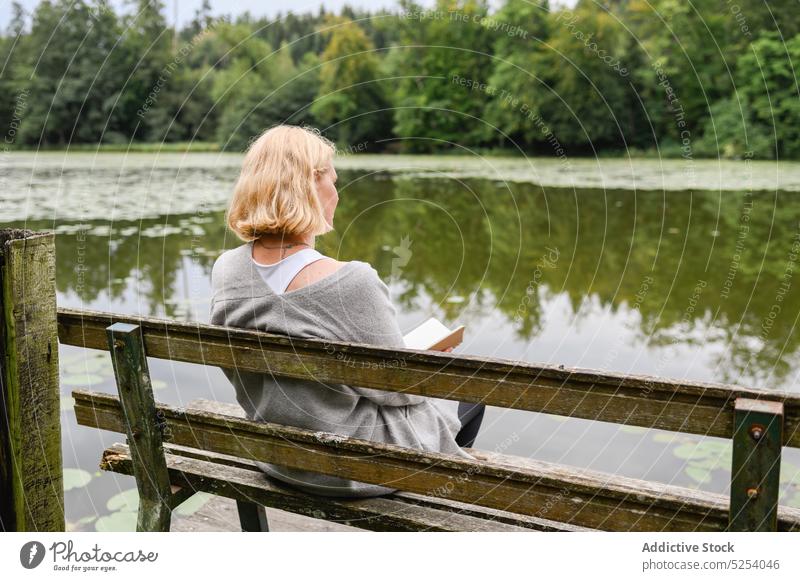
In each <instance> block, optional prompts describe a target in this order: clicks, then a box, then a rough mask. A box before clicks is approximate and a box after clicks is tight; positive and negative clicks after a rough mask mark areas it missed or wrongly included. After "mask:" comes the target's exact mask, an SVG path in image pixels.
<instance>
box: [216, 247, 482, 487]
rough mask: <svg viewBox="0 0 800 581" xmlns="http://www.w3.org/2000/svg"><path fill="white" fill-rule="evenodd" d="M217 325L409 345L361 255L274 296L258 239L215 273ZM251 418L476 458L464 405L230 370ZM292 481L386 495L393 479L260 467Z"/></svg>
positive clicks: (227, 257) (385, 291)
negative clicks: (259, 263)
mask: <svg viewBox="0 0 800 581" xmlns="http://www.w3.org/2000/svg"><path fill="white" fill-rule="evenodd" d="M211 286H212V299H211V324H213V325H223V326H226V327H242V328H247V329H256V330H259V331H267V332H270V333H280V334H282V335H289V336H292V337H301V338H320V339H329V340H331V341H345V342H350V343H366V344H370V345H380V346H387V347H403V346H404V343H403V334H402V332H401V330H400V328H399V326H398V323H397V317H396V311H395V308H394V306H393V305H392V302H391V299H390V296H389V288H388V287H387V286H386V284H385V283H384V282H383V281H382V280H381V278H380V277H379V275H378V273H377V271H376V270H375V269H374V268H372V266H370V265H369V264H368V263H366V262H361V261H358V260H354V261H351V262H348V263H346V264H345V265H344V266H343V267H341V268H340V269H339V270H337V271H336V272H334V273H333V274H330V275H328V276H326V277H325V278H322V279H321V280H318V281H316V282H313V283H311V284H309V285H307V286H304V287H301V288H299V289H296V290H292V291H288V292H286V293H284V294H282V295H278V294H275V293H274V292H273V291H272V289H271V288H269V286H268V285H267V284H266V283H265V282H264V280H263V279H262V277H261V275H260V274H259V272H258V271H257V269H256V267H255V266H254V264H253V261H252V243H247V244H243V245H241V246H239V247H238V248H234V249H232V250H228V251H227V252H225V253H223V254H222V255H221V256H220V257H219V258H218V259H217V261H216V262H215V263H214V268H213V270H212V274H211ZM222 371H223V372H224V373H225V375H226V377H227V378H228V379H229V380H230V382H231V383H232V384H233V387H234V389H235V391H236V399H237V401H238V402H239V404H240V405H241V406H242V408H243V409H244V411H245V414H246V416H247V417H248V418H250V419H253V420H258V421H264V422H274V423H277V424H283V425H288V426H295V427H298V428H305V429H308V430H314V431H325V432H332V433H337V434H342V435H345V436H352V437H354V438H362V439H365V440H373V441H378V442H387V443H391V444H397V445H400V446H405V447H409V448H415V449H421V450H427V451H433V452H443V453H446V454H454V455H457V456H460V457H465V458H472V456H471V455H469V454H468V453H467V452H465V451H464V450H463V449H462V448H461V447H459V445H458V444H457V443H456V442H455V439H454V438H455V435H456V434H457V433H458V430H460V429H461V422H460V421H459V419H458V416H457V406H458V402H457V401H453V400H444V399H439V398H430V397H423V396H419V395H414V394H404V393H398V392H389V391H382V390H376V389H369V388H363V387H358V386H350V385H343V384H324V383H321V382H314V381H308V380H299V379H290V378H282V377H281V378H278V377H274V376H272V374H269V373H254V372H248V371H238V372H237V371H236V370H231V369H225V368H222ZM259 467H260V468H261V469H262V470H263V471H264V472H266V473H267V474H269V475H270V476H272V477H274V478H277V479H279V480H281V481H283V482H286V483H289V484H291V485H293V486H295V487H297V488H299V489H301V490H305V491H307V492H312V493H315V494H320V495H324V496H352V497H358V496H378V495H382V494H387V493H390V492H394V491H395V490H397V488H393V487H392V482H385V483H382V484H384V485H385V486H378V485H377V484H367V483H363V482H356V481H352V480H345V479H343V478H339V477H334V476H327V475H323V474H318V473H314V472H309V471H305V470H297V469H292V468H286V467H281V466H277V465H274V464H266V463H259Z"/></svg>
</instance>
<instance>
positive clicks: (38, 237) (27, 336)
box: [0, 229, 64, 532]
mask: <svg viewBox="0 0 800 581" xmlns="http://www.w3.org/2000/svg"><path fill="white" fill-rule="evenodd" d="M55 254H56V251H55V236H54V234H53V233H52V232H33V231H31V230H18V229H3V230H0V318H2V324H0V393H1V394H2V395H1V396H0V530H3V531H42V532H43V531H63V530H64V483H63V482H64V475H63V469H62V463H61V409H60V402H61V396H60V393H59V387H58V323H57V320H56V282H55V271H56V261H55Z"/></svg>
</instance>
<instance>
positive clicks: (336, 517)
mask: <svg viewBox="0 0 800 581" xmlns="http://www.w3.org/2000/svg"><path fill="white" fill-rule="evenodd" d="M167 466H168V468H169V472H170V478H171V480H172V482H174V483H176V484H181V485H184V486H192V487H193V488H194V489H195V490H197V491H205V492H210V493H213V494H217V495H220V496H225V497H228V498H233V499H236V500H242V499H246V500H247V501H248V502H252V503H258V504H262V505H264V506H269V507H273V508H279V509H281V510H286V511H290V512H293V513H297V514H302V515H305V516H310V517H314V518H320V519H325V520H327V521H331V522H335V523H339V524H346V525H349V526H354V527H358V528H362V529H367V530H372V531H431V532H432V531H475V532H490V531H491V532H530V531H531V529H529V528H523V527H518V526H514V525H510V524H506V523H504V522H498V521H492V520H488V519H485V518H478V517H475V516H472V515H466V514H459V513H455V512H451V511H445V510H438V509H436V508H432V507H425V506H420V505H416V504H412V503H405V502H402V501H399V500H397V499H390V498H386V497H375V498H364V499H338V498H326V497H320V496H312V495H309V494H304V493H303V492H299V491H296V490H293V489H291V488H289V487H287V486H282V485H280V484H278V483H276V482H275V481H274V480H271V479H268V478H267V477H266V476H265V475H264V474H263V473H260V472H259V471H257V470H247V469H244V468H237V467H233V466H225V465H222V464H216V463H213V462H204V461H202V460H197V459H194V458H187V457H183V456H175V455H172V454H167ZM101 467H102V468H103V469H105V470H109V471H112V472H118V473H121V474H131V471H132V469H133V467H132V465H131V458H130V453H129V449H128V447H127V446H125V445H123V444H115V445H113V446H111V447H110V448H108V449H107V450H105V451H104V453H103V460H102V462H101Z"/></svg>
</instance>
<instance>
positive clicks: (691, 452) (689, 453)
mask: <svg viewBox="0 0 800 581" xmlns="http://www.w3.org/2000/svg"><path fill="white" fill-rule="evenodd" d="M696 452H697V446H696V445H694V444H681V445H680V446H678V447H676V448H674V449H673V450H672V455H673V456H675V457H676V458H680V459H681V460H691V459H692V458H694V457H695V454H696Z"/></svg>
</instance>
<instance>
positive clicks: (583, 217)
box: [27, 172, 800, 380]
mask: <svg viewBox="0 0 800 581" xmlns="http://www.w3.org/2000/svg"><path fill="white" fill-rule="evenodd" d="M340 173H342V174H343V177H345V179H344V180H343V182H344V183H348V182H350V183H349V185H348V186H347V187H346V188H343V190H342V191H341V192H340V204H339V208H338V210H337V215H336V230H335V231H334V232H332V233H330V234H329V235H327V236H324V237H322V238H320V239H319V241H318V248H320V250H321V251H322V252H324V253H326V254H329V255H331V256H336V257H338V258H339V259H341V260H352V259H357V260H364V261H367V262H369V263H371V264H372V265H373V266H375V268H376V269H377V270H378V272H379V273H380V274H381V276H382V277H383V278H384V280H387V281H388V280H390V279H391V278H392V277H393V276H394V277H396V278H397V279H398V282H399V283H400V287H399V288H401V289H402V291H401V293H400V295H399V296H397V297H396V300H397V302H398V304H399V305H401V306H402V307H404V308H407V309H411V308H413V305H414V303H415V301H416V300H417V299H418V298H420V297H423V296H426V297H430V298H431V299H432V300H433V301H434V302H436V303H438V304H439V305H440V307H441V309H442V311H443V313H444V315H445V317H447V318H449V319H451V320H452V319H455V318H456V317H458V316H459V314H460V313H461V310H462V309H463V308H464V306H465V302H462V303H459V302H448V301H447V298H448V297H463V298H464V300H465V301H466V300H469V301H470V310H471V312H484V313H488V312H489V311H491V312H493V313H495V314H502V315H504V316H505V317H506V318H507V319H508V321H509V322H510V325H511V326H512V327H513V328H514V330H515V332H516V333H517V335H518V337H519V338H521V339H530V338H531V337H533V336H535V335H536V334H537V333H539V332H540V330H541V328H542V325H543V324H545V323H546V321H543V319H542V300H547V297H551V296H554V295H556V294H558V295H561V296H565V297H567V298H568V300H569V303H570V304H571V306H572V309H573V311H574V312H575V313H576V316H577V317H578V319H580V318H581V316H582V314H581V305H583V304H584V301H586V300H587V298H589V299H591V300H592V301H594V302H599V304H601V305H602V306H603V307H604V308H606V309H609V310H610V311H611V312H618V311H622V312H624V313H625V315H626V320H628V321H630V322H631V323H633V324H635V325H636V328H635V329H634V330H635V332H637V333H638V334H639V336H640V339H641V341H642V342H647V343H648V344H650V345H654V346H667V345H669V344H671V343H681V344H691V343H693V342H698V343H700V342H707V341H709V340H715V341H721V342H723V344H724V347H725V349H721V350H720V351H721V352H723V351H724V353H723V354H721V355H720V359H719V361H718V364H719V369H720V373H721V377H720V379H723V380H724V379H727V378H731V377H738V376H739V375H743V376H745V377H753V378H756V379H758V378H764V377H766V376H768V375H769V374H770V373H774V374H775V377H776V378H777V379H779V380H780V379H783V378H785V377H786V375H787V374H788V372H789V371H790V368H791V365H792V363H794V362H795V361H796V360H797V356H796V352H797V347H798V344H797V343H798V337H799V336H800V335H798V334H797V333H794V327H795V323H796V319H797V317H798V313H800V305H798V301H800V293H798V292H797V289H796V288H795V287H796V286H797V285H795V284H793V282H794V281H793V275H794V272H795V270H796V265H795V264H794V262H793V261H794V260H797V259H798V257H797V256H796V248H795V249H794V251H795V254H793V246H792V245H793V244H794V243H795V241H796V237H797V235H798V224H799V223H800V203H798V202H797V201H796V200H793V199H792V198H791V196H789V195H788V194H780V195H777V196H776V195H774V194H758V195H752V196H747V195H746V194H745V193H735V192H725V193H722V194H720V193H713V192H711V193H689V192H686V193H670V194H669V195H667V196H665V195H664V194H663V193H660V192H639V193H634V192H630V191H608V190H606V191H603V190H582V191H577V192H575V191H572V190H554V189H548V190H547V191H545V190H543V189H542V188H540V187H537V186H533V185H528V184H506V185H504V184H499V183H496V182H493V181H490V180H469V181H467V182H456V181H452V180H439V179H408V178H401V177H398V178H394V179H388V177H387V176H378V177H377V178H367V179H355V180H354V181H350V179H352V178H355V177H358V176H356V175H355V174H349V173H348V172H340ZM751 201H752V208H751V209H750V210H749V211H745V208H748V207H749V206H748V204H749V203H750V202H751ZM743 216H745V217H744V218H743ZM107 226H108V224H104V223H100V222H92V223H90V224H88V225H87V226H86V229H87V230H88V231H89V232H93V231H94V232H99V233H98V234H94V235H92V234H89V235H87V236H86V238H85V241H84V242H81V240H80V237H79V236H78V234H77V232H74V231H73V232H71V233H70V232H69V230H70V228H71V229H72V230H75V229H77V228H78V225H64V224H61V225H58V227H59V228H60V229H61V230H63V231H62V232H61V233H59V235H58V241H57V252H58V264H57V284H58V290H59V292H61V293H68V292H73V293H76V294H77V296H78V297H80V298H81V299H82V300H83V301H84V302H85V303H87V304H91V303H92V302H94V301H96V300H97V299H98V297H99V296H100V295H101V294H103V293H105V294H107V295H108V297H109V298H111V299H121V298H122V297H123V294H124V293H125V291H126V290H129V289H130V288H131V285H132V284H135V283H136V282H137V281H138V283H139V285H140V286H139V288H138V290H139V293H140V294H139V296H140V297H142V300H146V302H147V308H149V309H150V311H151V312H152V313H154V314H165V315H166V316H174V315H175V312H176V311H175V309H176V305H175V303H174V302H171V301H173V300H174V298H175V297H176V296H180V295H181V293H182V292H183V290H182V289H181V288H180V285H181V280H179V277H180V275H181V272H182V269H184V268H185V263H186V261H187V260H191V261H192V262H193V263H194V264H195V265H196V267H199V268H200V269H201V270H202V272H204V273H205V276H210V272H211V266H212V265H213V262H214V259H215V258H216V256H217V255H218V254H219V253H220V252H221V251H222V250H223V249H224V247H227V248H230V247H233V246H236V245H238V243H239V242H238V240H237V239H236V238H235V237H233V236H232V235H231V234H230V233H227V234H226V233H225V229H224V225H223V213H222V212H221V211H218V212H215V213H210V214H203V215H176V216H168V217H165V218H161V219H158V220H143V221H141V222H140V221H135V222H114V224H113V229H112V230H111V232H110V234H108V233H105V234H104V233H103V232H102V231H99V230H98V229H103V228H107ZM27 227H32V228H37V229H46V228H52V224H46V223H42V224H32V223H30V222H29V223H28V224H27ZM139 232H143V233H147V235H146V236H140V235H139ZM404 239H405V242H404ZM737 241H738V247H737ZM398 248H401V250H400V251H398V250H397V249H398ZM548 248H550V249H557V251H558V259H557V260H556V261H555V263H554V264H553V265H552V266H546V267H543V268H542V267H540V268H537V264H541V261H542V257H544V256H546V255H547V254H548V250H547V249H548ZM79 251H80V252H83V260H84V264H85V265H86V266H87V268H86V269H85V270H84V272H83V274H82V280H80V279H79V277H78V276H77V270H76V266H77V261H78V257H79ZM726 281H727V282H726ZM79 282H81V283H82V285H79ZM782 285H783V286H782ZM726 288H729V289H730V292H727V293H726V292H725V290H726ZM698 289H699V290H698ZM543 297H544V299H543ZM521 305H524V308H520V307H521ZM776 305H777V307H776ZM778 307H779V308H780V311H779V313H778V314H777V315H774V313H775V311H776V309H777V308H778ZM634 309H635V310H636V311H638V316H634V315H633V314H632V311H633V310H634ZM770 313H773V316H771V315H770Z"/></svg>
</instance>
